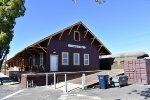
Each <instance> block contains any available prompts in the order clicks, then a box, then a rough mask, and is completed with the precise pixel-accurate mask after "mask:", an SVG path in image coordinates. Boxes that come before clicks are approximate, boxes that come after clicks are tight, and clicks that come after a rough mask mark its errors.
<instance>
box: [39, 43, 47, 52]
mask: <svg viewBox="0 0 150 100" xmlns="http://www.w3.org/2000/svg"><path fill="white" fill-rule="evenodd" d="M37 45H38V46H39V47H40V48H41V49H42V50H43V51H44V52H45V53H47V51H46V50H45V49H44V48H43V47H42V46H40V45H39V44H37Z"/></svg>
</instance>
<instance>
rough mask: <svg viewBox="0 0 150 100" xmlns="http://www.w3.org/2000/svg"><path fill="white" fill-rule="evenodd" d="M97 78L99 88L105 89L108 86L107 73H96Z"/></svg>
mask: <svg viewBox="0 0 150 100" xmlns="http://www.w3.org/2000/svg"><path fill="white" fill-rule="evenodd" d="M98 79H99V88H100V89H107V88H108V75H98Z"/></svg>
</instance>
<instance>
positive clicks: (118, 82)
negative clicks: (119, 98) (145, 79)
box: [111, 75, 128, 87]
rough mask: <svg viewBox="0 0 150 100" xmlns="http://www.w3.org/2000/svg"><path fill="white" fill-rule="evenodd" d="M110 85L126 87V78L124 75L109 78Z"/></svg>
mask: <svg viewBox="0 0 150 100" xmlns="http://www.w3.org/2000/svg"><path fill="white" fill-rule="evenodd" d="M111 83H112V84H113V85H114V86H119V87H121V86H126V85H128V77H127V76H125V75H120V76H113V77H112V78H111Z"/></svg>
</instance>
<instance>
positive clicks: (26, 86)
mask: <svg viewBox="0 0 150 100" xmlns="http://www.w3.org/2000/svg"><path fill="white" fill-rule="evenodd" d="M28 85H29V83H28V80H27V85H26V87H27V88H29V86H28Z"/></svg>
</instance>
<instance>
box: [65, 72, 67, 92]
mask: <svg viewBox="0 0 150 100" xmlns="http://www.w3.org/2000/svg"><path fill="white" fill-rule="evenodd" d="M65 92H67V74H65Z"/></svg>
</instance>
